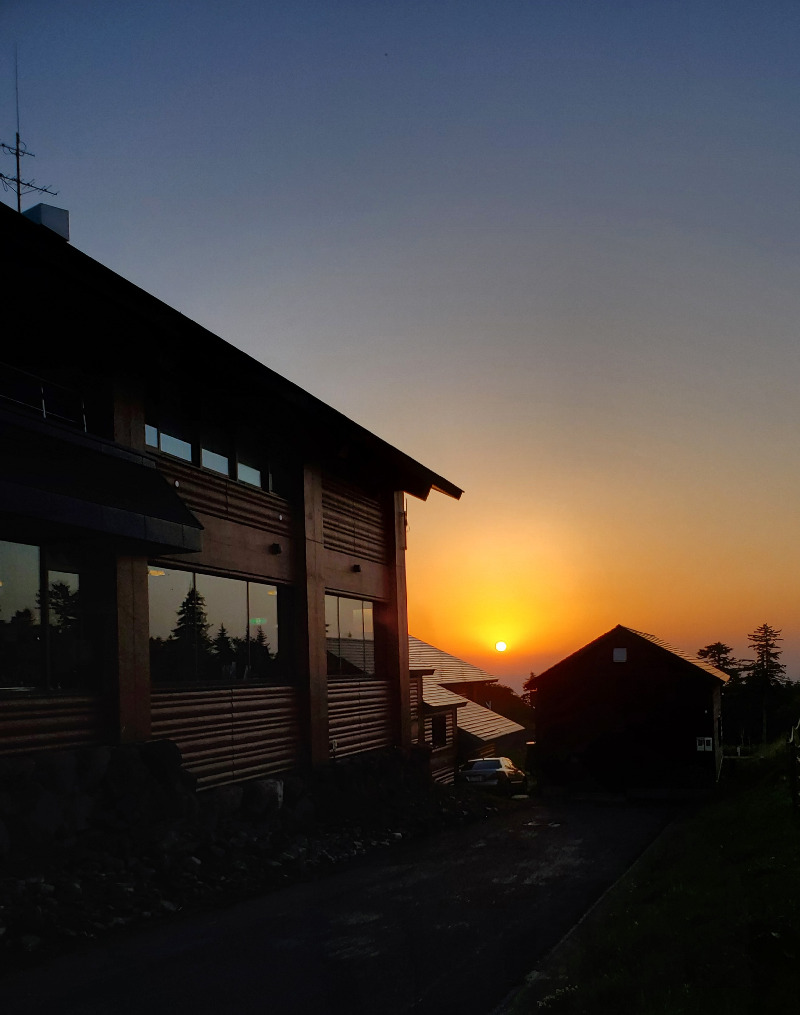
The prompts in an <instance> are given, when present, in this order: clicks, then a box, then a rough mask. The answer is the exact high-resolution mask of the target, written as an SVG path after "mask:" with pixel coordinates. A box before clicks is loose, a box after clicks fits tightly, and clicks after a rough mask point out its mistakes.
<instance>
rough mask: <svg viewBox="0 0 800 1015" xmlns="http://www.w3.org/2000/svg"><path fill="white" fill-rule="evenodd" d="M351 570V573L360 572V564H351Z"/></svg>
mask: <svg viewBox="0 0 800 1015" xmlns="http://www.w3.org/2000/svg"><path fill="white" fill-rule="evenodd" d="M352 572H353V574H361V565H360V564H353V567H352Z"/></svg>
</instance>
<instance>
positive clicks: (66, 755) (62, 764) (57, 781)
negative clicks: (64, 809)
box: [36, 751, 78, 796]
mask: <svg viewBox="0 0 800 1015" xmlns="http://www.w3.org/2000/svg"><path fill="white" fill-rule="evenodd" d="M77 774H78V759H77V758H76V756H75V752H74V751H47V752H45V753H43V754H41V755H39V756H38V757H37V759H36V778H37V780H38V782H39V783H41V785H42V786H44V787H45V789H49V790H51V791H52V792H53V793H55V794H56V795H57V796H65V795H67V794H69V793H72V792H73V791H74V789H75V781H76V779H77Z"/></svg>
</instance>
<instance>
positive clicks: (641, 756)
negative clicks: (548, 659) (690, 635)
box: [526, 624, 728, 792]
mask: <svg viewBox="0 0 800 1015" xmlns="http://www.w3.org/2000/svg"><path fill="white" fill-rule="evenodd" d="M727 679H728V677H727V674H725V673H723V672H722V671H721V670H718V669H716V668H715V667H714V666H712V665H711V664H710V663H708V662H706V661H705V660H703V659H699V658H697V657H696V656H693V655H690V654H688V653H686V652H683V651H682V650H681V649H678V648H675V647H674V646H672V645H669V644H667V643H666V642H664V641H662V640H661V639H660V638H657V637H655V636H654V635H651V634H645V633H643V632H641V631H636V630H634V629H633V628H630V627H624V626H623V625H621V624H620V625H617V627H614V628H612V630H610V631H607V632H606V633H605V634H603V635H601V636H600V637H599V638H596V639H595V640H594V641H592V642H590V643H589V644H588V645H584V646H583V648H580V649H578V651H577V652H574V653H573V654H572V655H570V656H568V657H567V658H566V659H562V660H561V662H558V663H556V664H555V665H554V666H551V667H550V669H548V670H545V671H544V672H543V673H540V674H538V675H537V676H535V677H533V678H532V679H530V680H529V681H528V683H527V685H526V686H527V687H528V688H529V689H530V690H531V692H532V698H533V705H534V708H535V714H536V755H537V762H538V765H539V768H540V770H541V773H542V776H543V778H544V779H545V780H546V781H548V782H550V783H572V784H577V785H583V786H598V787H607V788H612V789H618V790H630V791H654V792H658V791H668V790H681V791H691V790H694V789H701V788H707V787H709V786H711V785H713V783H714V781H715V780H716V779H717V778H718V775H719V770H720V766H721V763H722V749H721V736H720V692H721V689H722V687H723V685H724V684H725V682H726V680H727Z"/></svg>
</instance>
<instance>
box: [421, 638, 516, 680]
mask: <svg viewBox="0 0 800 1015" xmlns="http://www.w3.org/2000/svg"><path fill="white" fill-rule="evenodd" d="M408 664H409V667H410V668H411V669H429V670H430V669H432V670H436V679H437V681H438V682H439V683H440V684H466V683H477V682H481V683H487V682H488V683H492V684H496V683H497V677H493V676H492V675H491V673H487V672H486V670H482V669H481V668H480V667H479V666H473V665H472V663H467V662H464V660H463V659H458V658H456V656H451V655H450V653H449V652H443V651H442V650H441V649H440V648H436V647H435V646H433V645H429V644H428V643H427V642H425V641H420V639H419V638H415V637H414V636H413V635H411V634H410V635H409V636H408Z"/></svg>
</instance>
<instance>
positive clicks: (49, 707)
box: [0, 697, 109, 755]
mask: <svg viewBox="0 0 800 1015" xmlns="http://www.w3.org/2000/svg"><path fill="white" fill-rule="evenodd" d="M108 739H109V738H108V731H107V730H106V729H105V728H104V723H103V715H102V709H101V704H100V700H99V699H98V698H92V697H80V698H77V697H74V698H73V697H69V698H67V697H51V698H5V699H3V702H2V705H0V754H2V755H7V754H20V753H22V752H23V751H39V750H64V749H66V748H71V747H82V746H87V745H91V744H100V743H103V742H104V741H106V742H107V741H108Z"/></svg>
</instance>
